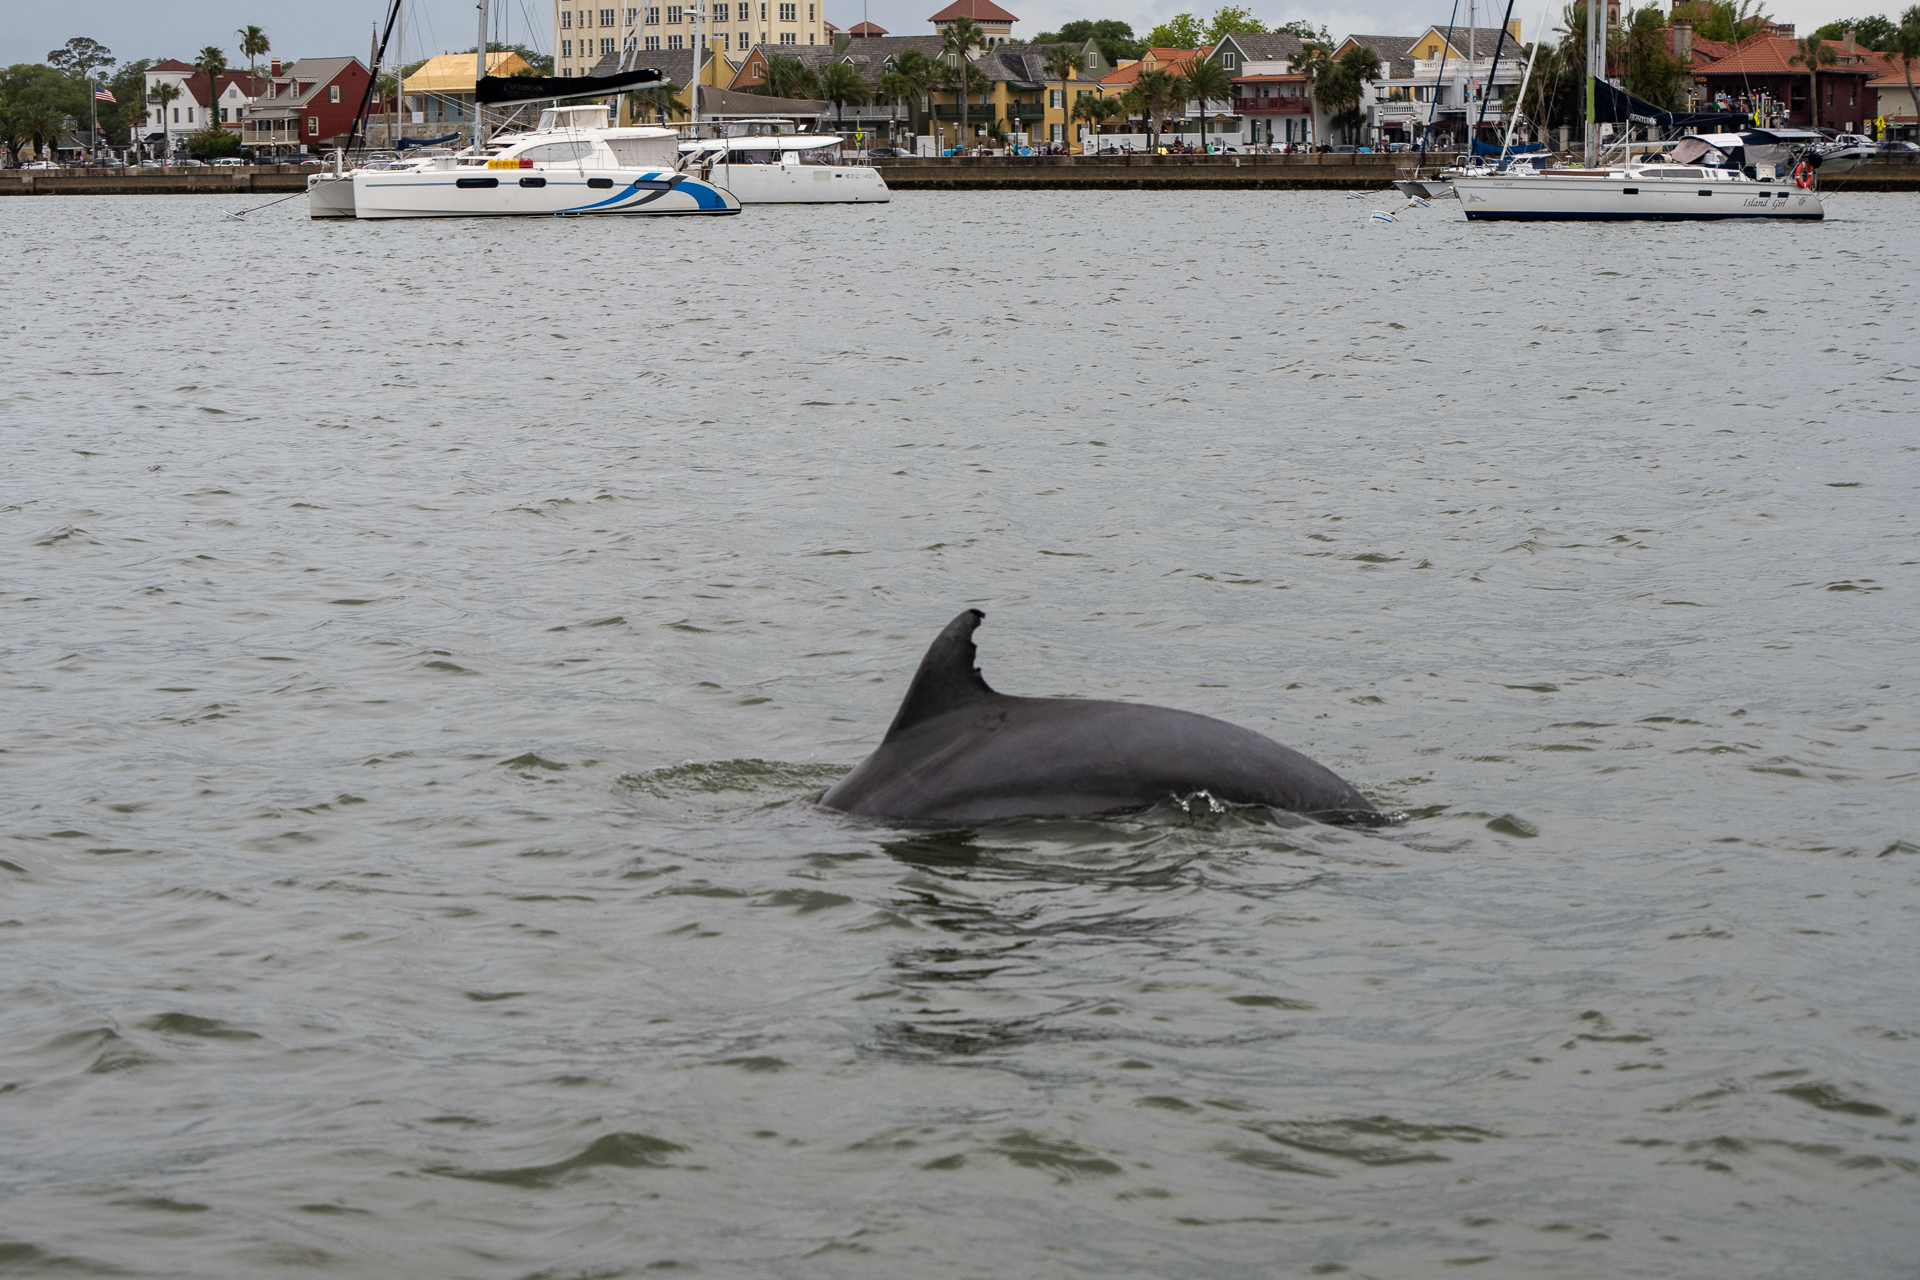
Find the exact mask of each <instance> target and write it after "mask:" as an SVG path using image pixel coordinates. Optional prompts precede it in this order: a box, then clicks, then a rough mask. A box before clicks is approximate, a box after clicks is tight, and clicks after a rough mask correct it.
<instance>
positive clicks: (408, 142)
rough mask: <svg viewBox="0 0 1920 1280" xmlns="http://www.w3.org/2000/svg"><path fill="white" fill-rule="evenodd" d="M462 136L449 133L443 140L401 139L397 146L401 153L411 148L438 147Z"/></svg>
mask: <svg viewBox="0 0 1920 1280" xmlns="http://www.w3.org/2000/svg"><path fill="white" fill-rule="evenodd" d="M464 136H465V135H464V134H458V133H450V134H448V135H447V136H446V137H444V138H402V139H400V141H399V143H398V144H397V145H398V148H399V149H400V150H401V151H406V150H409V149H411V148H413V147H438V146H442V145H444V144H446V143H449V142H452V141H453V140H454V139H456V138H460V137H464Z"/></svg>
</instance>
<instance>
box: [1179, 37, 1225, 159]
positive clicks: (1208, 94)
mask: <svg viewBox="0 0 1920 1280" xmlns="http://www.w3.org/2000/svg"><path fill="white" fill-rule="evenodd" d="M1178 84H1179V88H1178V90H1177V92H1178V93H1179V94H1180V99H1181V101H1182V102H1185V101H1186V100H1188V99H1195V100H1197V101H1198V102H1199V104H1200V145H1201V146H1203V147H1204V146H1205V145H1206V143H1207V102H1208V101H1209V100H1212V101H1214V102H1221V103H1225V102H1228V101H1229V100H1230V99H1231V98H1232V97H1233V76H1232V75H1230V74H1229V73H1228V71H1227V69H1226V68H1225V67H1223V66H1221V65H1220V64H1219V63H1218V62H1215V61H1214V60H1213V59H1211V58H1205V59H1201V58H1195V59H1194V60H1193V61H1192V62H1189V63H1188V64H1187V66H1186V70H1185V72H1184V73H1182V74H1181V76H1180V77H1179V80H1178Z"/></svg>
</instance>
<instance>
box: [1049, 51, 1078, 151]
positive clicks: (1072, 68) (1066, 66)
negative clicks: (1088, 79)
mask: <svg viewBox="0 0 1920 1280" xmlns="http://www.w3.org/2000/svg"><path fill="white" fill-rule="evenodd" d="M1041 70H1043V71H1044V72H1046V74H1047V77H1048V78H1049V79H1052V80H1058V81H1059V82H1060V119H1061V121H1062V123H1061V125H1060V140H1061V141H1062V142H1064V143H1066V144H1067V154H1068V155H1072V154H1073V124H1072V120H1073V117H1072V116H1071V115H1070V114H1069V113H1070V112H1071V111H1072V110H1073V101H1072V99H1070V98H1069V97H1068V96H1067V94H1068V92H1069V90H1068V89H1067V81H1069V80H1071V79H1073V78H1074V77H1075V76H1077V75H1079V74H1080V51H1079V50H1078V49H1075V48H1074V47H1073V46H1072V45H1070V44H1056V45H1054V46H1053V47H1052V48H1051V49H1048V50H1047V57H1046V61H1045V62H1044V63H1043V64H1042V67H1041Z"/></svg>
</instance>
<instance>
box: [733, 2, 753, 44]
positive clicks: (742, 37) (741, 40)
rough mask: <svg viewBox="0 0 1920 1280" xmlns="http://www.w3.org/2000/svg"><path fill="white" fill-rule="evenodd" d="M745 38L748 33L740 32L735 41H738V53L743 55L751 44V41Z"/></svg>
mask: <svg viewBox="0 0 1920 1280" xmlns="http://www.w3.org/2000/svg"><path fill="white" fill-rule="evenodd" d="M742 7H743V8H744V7H745V6H742ZM747 36H748V33H747V32H745V31H742V32H741V33H740V34H739V36H738V37H737V39H738V41H739V48H740V52H742V53H745V52H746V51H747V48H748V46H749V45H750V44H751V43H752V42H751V41H750V40H749V39H748V38H747Z"/></svg>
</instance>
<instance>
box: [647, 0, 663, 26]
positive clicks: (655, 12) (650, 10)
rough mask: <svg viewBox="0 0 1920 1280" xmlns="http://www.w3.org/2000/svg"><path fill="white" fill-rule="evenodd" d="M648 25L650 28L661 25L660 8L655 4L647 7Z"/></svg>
mask: <svg viewBox="0 0 1920 1280" xmlns="http://www.w3.org/2000/svg"><path fill="white" fill-rule="evenodd" d="M647 25H648V26H650V27H657V26H659V25H660V6H659V5H657V4H654V5H648V6H647Z"/></svg>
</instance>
